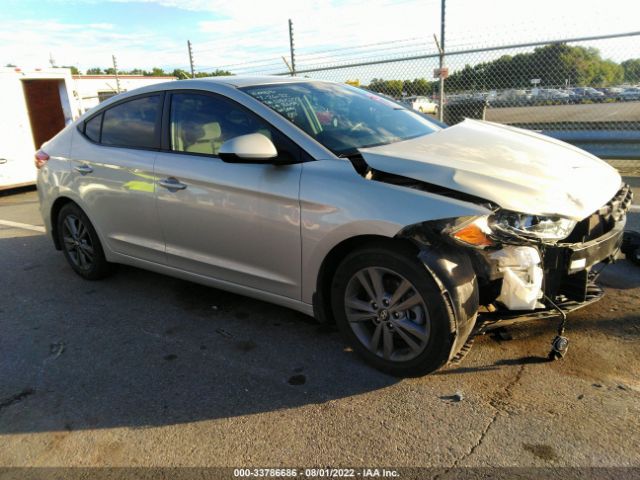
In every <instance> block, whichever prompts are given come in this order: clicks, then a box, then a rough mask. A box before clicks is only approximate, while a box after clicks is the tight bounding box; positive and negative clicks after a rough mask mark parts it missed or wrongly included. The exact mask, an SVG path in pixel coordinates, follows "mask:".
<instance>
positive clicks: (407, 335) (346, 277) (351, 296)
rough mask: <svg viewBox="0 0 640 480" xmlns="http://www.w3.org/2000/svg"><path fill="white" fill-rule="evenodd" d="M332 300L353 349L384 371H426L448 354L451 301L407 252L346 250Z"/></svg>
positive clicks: (417, 261)
mask: <svg viewBox="0 0 640 480" xmlns="http://www.w3.org/2000/svg"><path fill="white" fill-rule="evenodd" d="M332 306H333V311H334V316H335V318H336V322H337V324H338V327H339V328H340V330H341V331H342V332H343V334H344V335H345V336H346V338H347V340H348V341H349V343H350V344H351V346H352V347H353V348H354V350H356V351H357V352H358V353H359V354H360V355H362V357H363V358H364V359H365V360H366V361H367V362H368V363H370V364H372V365H373V366H374V367H376V368H378V369H380V370H382V371H384V372H387V373H390V374H392V375H398V376H414V375H424V374H426V373H430V372H433V371H434V370H437V369H438V368H440V367H441V366H443V365H444V364H445V363H446V362H447V360H448V359H449V354H450V352H451V348H452V346H453V335H452V334H451V328H450V325H451V320H452V319H451V317H450V312H449V309H448V308H447V303H446V301H445V299H444V298H443V297H442V295H441V293H440V290H439V288H438V286H437V285H436V283H435V281H434V280H433V278H431V276H430V274H429V273H428V271H427V270H426V269H425V268H424V266H423V265H422V264H421V263H420V261H419V260H418V259H417V258H416V257H415V256H414V255H410V254H409V253H408V252H404V251H402V250H400V249H397V250H396V249H390V248H386V247H372V248H366V249H362V250H359V251H356V252H354V253H352V254H350V255H349V256H347V258H345V259H344V261H343V262H342V263H341V264H340V266H339V267H338V269H337V271H336V275H335V277H334V281H333V288H332Z"/></svg>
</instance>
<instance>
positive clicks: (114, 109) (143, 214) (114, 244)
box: [71, 92, 166, 263]
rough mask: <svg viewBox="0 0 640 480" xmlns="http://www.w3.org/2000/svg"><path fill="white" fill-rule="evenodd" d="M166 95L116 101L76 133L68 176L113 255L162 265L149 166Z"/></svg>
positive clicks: (160, 243) (155, 147) (159, 234)
mask: <svg viewBox="0 0 640 480" xmlns="http://www.w3.org/2000/svg"><path fill="white" fill-rule="evenodd" d="M163 101H164V93H163V92H161V93H155V94H150V95H144V96H138V97H134V98H131V99H126V100H124V101H122V102H118V103H117V104H115V105H114V106H111V107H109V108H107V109H105V110H104V111H102V112H100V113H98V114H96V115H94V116H92V117H90V118H88V119H87V120H86V121H85V122H84V123H83V124H82V125H81V127H80V128H81V130H82V131H79V132H77V133H76V137H75V138H74V141H73V147H72V154H71V157H72V165H71V175H72V182H73V187H72V188H73V189H74V191H75V192H76V193H77V194H78V195H80V197H81V199H82V202H83V206H84V207H85V209H86V212H87V215H89V217H90V219H91V221H92V223H93V225H94V226H95V227H96V229H97V230H98V232H100V233H101V234H102V237H103V239H104V241H105V242H106V243H107V245H108V246H109V248H110V249H111V250H113V251H114V252H117V253H120V254H123V255H127V256H131V257H135V258H139V259H142V260H148V261H152V262H158V263H164V262H165V259H166V257H165V253H164V240H163V238H162V232H161V230H160V226H159V225H158V218H157V215H156V210H155V196H154V195H155V192H154V189H155V183H154V179H153V162H154V161H155V157H156V155H157V151H158V149H159V147H160V128H161V123H162V122H161V117H162V106H163Z"/></svg>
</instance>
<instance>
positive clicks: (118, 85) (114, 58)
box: [111, 55, 120, 93]
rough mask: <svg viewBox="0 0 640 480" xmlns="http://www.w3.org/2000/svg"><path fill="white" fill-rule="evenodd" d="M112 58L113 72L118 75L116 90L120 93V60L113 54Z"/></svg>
mask: <svg viewBox="0 0 640 480" xmlns="http://www.w3.org/2000/svg"><path fill="white" fill-rule="evenodd" d="M111 60H113V73H114V74H115V76H116V90H117V91H118V93H120V77H118V62H117V61H116V56H115V55H111Z"/></svg>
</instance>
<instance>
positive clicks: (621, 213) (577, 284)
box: [476, 185, 632, 331]
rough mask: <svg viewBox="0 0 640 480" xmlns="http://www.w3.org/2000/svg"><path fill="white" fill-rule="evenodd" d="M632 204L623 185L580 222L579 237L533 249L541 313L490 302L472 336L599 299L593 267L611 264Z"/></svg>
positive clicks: (627, 187)
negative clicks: (540, 277)
mask: <svg viewBox="0 0 640 480" xmlns="http://www.w3.org/2000/svg"><path fill="white" fill-rule="evenodd" d="M631 199H632V194H631V190H630V188H629V186H628V185H624V186H623V187H622V188H621V189H620V191H619V192H618V193H617V194H616V196H615V197H614V198H612V199H611V201H610V202H608V203H607V204H606V205H604V206H603V207H602V208H601V209H600V210H599V211H598V212H595V213H594V214H593V215H592V216H590V217H588V218H586V219H584V220H583V222H582V223H583V227H584V229H583V230H582V231H580V232H577V233H579V234H580V236H582V238H580V239H577V238H576V235H572V236H570V237H568V240H565V241H564V242H563V243H558V244H555V245H541V246H539V247H538V248H539V251H540V254H541V255H540V256H541V258H542V264H541V267H542V269H543V272H544V275H543V283H542V293H543V296H542V298H541V302H542V303H544V305H545V307H544V308H537V309H534V310H520V311H518V310H509V309H507V308H505V307H504V306H503V305H500V303H499V302H498V303H494V304H493V307H494V308H491V309H488V310H487V311H485V312H482V311H481V312H480V314H479V319H478V320H479V321H478V322H477V325H476V331H478V330H490V329H492V328H497V327H500V326H504V325H509V324H513V323H519V322H524V321H530V320H537V319H543V318H551V317H557V316H558V315H562V313H561V312H560V310H561V311H562V312H563V313H564V314H566V313H569V312H572V311H575V310H577V309H579V308H582V307H585V306H587V305H590V304H591V303H594V302H596V301H598V300H600V299H601V298H602V296H603V295H604V292H603V290H602V289H601V288H600V287H599V286H597V285H596V284H595V280H596V278H597V274H596V273H595V272H594V270H595V269H593V267H594V266H595V265H597V264H599V263H609V262H612V261H614V260H615V257H616V255H617V253H618V252H619V251H620V247H621V245H622V241H623V234H624V227H625V224H626V213H627V211H628V208H629V205H630V203H631ZM594 232H596V233H594ZM598 232H600V233H598ZM602 232H604V233H602ZM596 235H597V236H596ZM571 240H574V241H571ZM575 240H578V241H575ZM580 240H584V241H580Z"/></svg>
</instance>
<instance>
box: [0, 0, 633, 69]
mask: <svg viewBox="0 0 640 480" xmlns="http://www.w3.org/2000/svg"><path fill="white" fill-rule="evenodd" d="M447 13H448V15H447V19H448V22H447V25H448V27H447V43H448V44H449V46H450V47H451V48H453V47H469V46H473V47H475V46H488V45H496V44H503V43H512V42H522V41H530V40H539V39H548V38H559V37H560V38H562V37H565V36H576V35H593V34H601V33H613V32H623V31H632V30H640V24H639V23H638V20H637V19H638V18H640V2H637V1H635V0H608V1H607V2H603V1H602V0H564V1H558V0H535V1H521V0H447ZM439 14H440V1H439V0H332V1H331V0H330V1H324V0H271V1H270V2H258V1H249V0H234V1H229V0H102V1H97V0H38V1H34V0H2V8H1V9H0V27H1V28H0V63H1V64H2V65H4V64H6V63H14V64H18V65H20V66H23V67H27V68H28V67H47V66H48V61H49V54H51V55H52V56H53V58H54V59H55V61H56V63H57V64H58V65H75V66H78V67H79V68H81V69H82V70H85V69H86V68H89V67H92V66H101V67H106V66H109V64H110V61H111V55H112V54H115V55H116V56H117V58H118V63H119V66H120V67H121V68H123V69H131V68H135V67H140V68H151V67H153V66H162V67H165V68H174V67H181V68H187V66H188V57H187V49H186V41H187V39H190V40H191V41H192V42H193V45H194V53H195V61H196V67H197V68H199V69H206V68H216V67H222V66H225V65H235V64H239V63H244V62H248V61H255V60H256V59H261V60H263V64H264V66H265V68H267V69H269V68H272V69H274V70H283V69H284V68H285V67H284V63H283V62H282V60H281V56H283V55H286V56H288V48H289V45H288V37H287V19H288V18H292V19H293V21H294V30H295V34H296V48H297V50H298V51H299V53H300V59H299V63H304V62H305V61H306V62H307V64H310V63H314V62H315V63H321V62H331V61H336V60H338V59H340V58H344V57H340V55H341V54H343V52H329V53H327V54H324V55H322V56H316V57H313V56H310V55H311V54H312V53H313V52H317V51H324V50H331V49H335V48H345V47H347V48H350V49H353V47H356V46H359V45H369V44H376V45H373V46H371V47H369V48H367V49H361V50H358V49H355V50H352V51H350V54H351V55H352V56H353V57H354V58H356V57H358V56H360V57H366V56H370V55H384V54H388V55H394V54H397V53H399V52H410V53H413V52H416V53H420V52H425V51H432V50H433V34H434V33H436V32H438V31H439ZM598 46H600V47H601V49H602V50H603V53H604V54H605V56H610V57H613V58H614V59H616V60H620V59H623V58H628V57H632V56H635V57H640V51H639V50H640V42H639V41H638V37H636V38H635V39H633V40H624V41H616V42H604V43H601V44H599V45H598ZM304 55H307V57H305V56H304ZM258 65H261V64H258ZM234 68H235V67H234ZM245 68H248V67H245ZM261 68H262V67H261Z"/></svg>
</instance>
